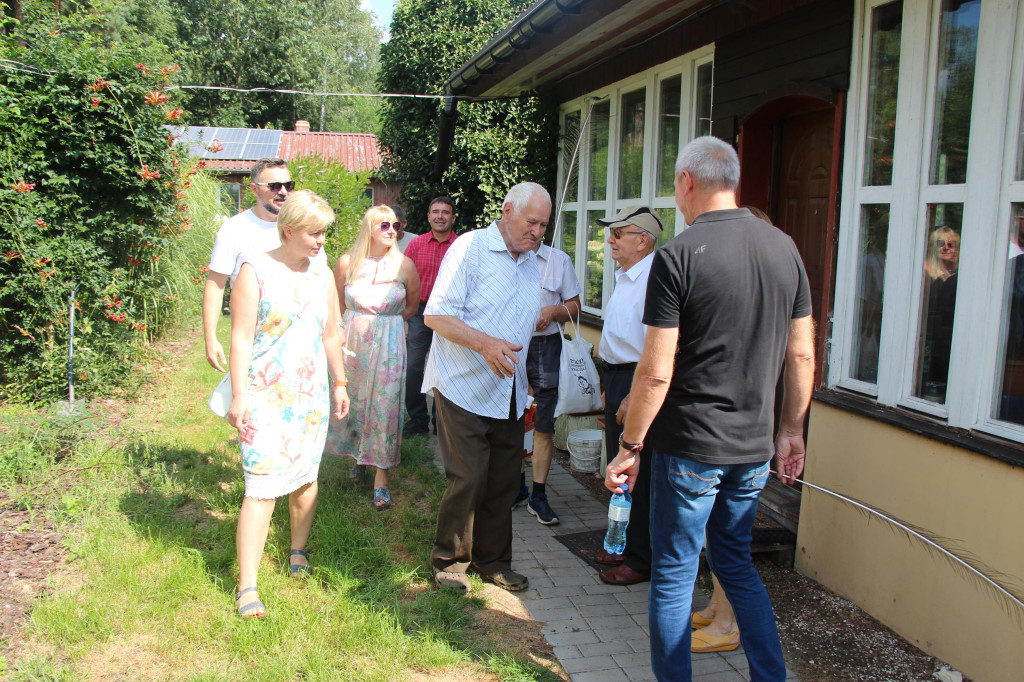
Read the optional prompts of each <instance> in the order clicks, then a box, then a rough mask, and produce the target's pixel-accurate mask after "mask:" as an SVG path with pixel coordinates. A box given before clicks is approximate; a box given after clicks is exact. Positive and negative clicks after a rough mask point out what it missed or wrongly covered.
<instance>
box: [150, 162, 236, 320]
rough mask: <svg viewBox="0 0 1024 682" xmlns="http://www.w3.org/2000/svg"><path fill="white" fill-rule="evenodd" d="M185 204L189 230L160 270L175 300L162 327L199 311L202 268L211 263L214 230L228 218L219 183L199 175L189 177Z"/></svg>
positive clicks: (201, 293)
mask: <svg viewBox="0 0 1024 682" xmlns="http://www.w3.org/2000/svg"><path fill="white" fill-rule="evenodd" d="M191 182H192V184H191V186H190V187H188V188H187V189H186V190H185V202H186V203H187V204H188V207H189V214H190V215H191V216H192V229H190V230H188V231H187V232H183V233H182V234H181V235H180V236H179V237H178V240H177V242H176V244H175V246H174V252H173V253H172V254H170V257H169V258H168V259H167V262H166V263H164V264H163V267H161V269H160V274H161V276H162V277H163V279H164V283H165V287H166V290H167V291H168V292H169V293H170V294H171V295H172V296H175V297H177V301H176V302H175V303H176V304H175V305H174V306H173V307H172V308H171V309H170V311H167V312H166V314H167V315H168V318H165V319H164V320H162V321H161V322H162V324H164V325H165V327H164V328H167V326H174V325H175V324H178V323H180V322H182V321H183V320H187V319H191V318H192V317H193V316H194V315H195V313H196V312H197V311H198V310H199V309H200V307H201V305H202V300H203V287H204V283H205V282H206V274H205V272H204V268H205V266H206V265H207V264H208V263H209V262H210V253H211V252H212V251H213V241H214V239H215V238H216V236H217V230H218V229H219V228H220V225H221V223H222V222H223V221H224V218H226V217H227V216H228V215H229V214H228V211H227V210H226V209H225V207H224V205H223V203H222V202H221V191H220V182H219V181H218V180H216V179H215V178H214V177H213V176H211V175H210V174H209V173H206V172H203V171H200V172H198V173H196V174H195V175H193V176H192V177H191Z"/></svg>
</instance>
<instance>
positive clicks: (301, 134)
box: [174, 121, 402, 210]
mask: <svg viewBox="0 0 1024 682" xmlns="http://www.w3.org/2000/svg"><path fill="white" fill-rule="evenodd" d="M174 132H175V133H177V134H178V135H179V144H188V146H189V153H190V154H192V155H193V156H195V157H196V158H199V159H202V160H204V161H205V162H206V168H207V170H209V171H211V172H213V173H215V174H217V175H218V176H219V177H220V179H221V181H222V182H223V183H224V184H225V190H226V191H227V194H228V196H229V197H230V199H231V201H232V203H233V204H234V205H235V208H236V209H238V210H241V202H242V194H243V192H244V190H245V187H246V186H247V185H248V184H249V171H250V170H252V167H253V164H255V163H256V161H257V160H258V159H262V158H267V157H278V158H282V159H284V160H285V161H291V160H293V159H297V158H299V157H302V156H309V155H311V154H316V155H318V156H319V157H320V158H322V159H323V160H325V161H340V162H341V163H342V164H344V166H345V168H347V169H348V170H349V171H352V172H359V171H365V170H372V171H374V175H373V177H372V179H371V181H370V184H369V185H367V187H366V194H367V196H368V197H369V198H370V200H371V201H372V202H373V203H374V204H393V203H396V202H397V200H398V196H399V194H401V191H402V188H401V186H400V185H396V184H394V183H387V182H384V181H383V180H381V179H380V177H378V175H377V174H376V172H377V171H379V170H380V167H381V159H380V151H379V147H378V146H377V136H376V135H368V134H363V133H322V132H310V130H309V122H308V121H296V122H295V130H293V131H292V130H271V129H262V128H258V129H252V128H213V127H202V126H189V127H187V128H175V129H174ZM214 140H217V141H218V142H219V143H220V145H219V146H220V147H223V149H220V150H218V149H217V147H214V148H213V149H211V146H213V145H212V143H213V141H214ZM300 173H301V169H300Z"/></svg>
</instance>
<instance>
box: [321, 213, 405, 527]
mask: <svg viewBox="0 0 1024 682" xmlns="http://www.w3.org/2000/svg"><path fill="white" fill-rule="evenodd" d="M397 220H398V219H397V218H396V217H395V214H394V212H392V210H391V209H390V208H389V207H387V206H373V207H371V208H369V209H368V210H367V211H366V215H364V216H363V222H362V226H361V227H360V230H359V236H358V237H357V238H356V243H355V245H353V247H352V249H351V250H350V251H349V252H348V253H346V254H345V255H344V256H342V257H341V258H340V259H339V260H338V265H337V267H335V268H334V279H335V282H336V284H337V287H338V291H339V292H343V294H342V301H341V310H342V312H343V316H342V319H343V322H344V326H345V338H346V341H345V371H346V373H347V375H348V377H349V386H348V388H349V391H350V392H351V396H352V410H351V412H350V413H349V415H348V418H347V419H345V420H333V419H332V420H331V427H330V433H329V435H328V437H327V447H326V449H325V451H324V452H325V453H326V454H331V455H347V456H349V457H352V458H354V459H355V464H354V465H353V468H352V478H353V480H357V479H358V478H359V476H360V474H361V473H362V468H363V467H364V466H373V467H376V474H375V475H374V480H373V488H374V490H373V504H374V506H375V507H376V508H377V509H386V508H387V507H388V506H390V505H391V491H390V489H389V488H388V474H387V470H388V469H391V468H393V467H396V466H398V463H399V461H400V458H401V452H400V448H401V443H402V437H401V433H402V419H403V415H402V405H404V404H405V395H404V393H405V386H404V382H405V321H406V320H407V319H409V317H411V316H412V315H413V314H414V313H415V312H416V308H417V306H418V304H419V300H420V278H419V275H418V274H417V273H416V266H415V265H413V262H412V261H411V260H409V259H408V258H406V257H405V256H403V255H402V253H401V252H400V251H399V250H398V245H397V235H398V230H397V227H396V225H395V223H396V222H397ZM408 390H410V391H412V390H419V386H409V387H408Z"/></svg>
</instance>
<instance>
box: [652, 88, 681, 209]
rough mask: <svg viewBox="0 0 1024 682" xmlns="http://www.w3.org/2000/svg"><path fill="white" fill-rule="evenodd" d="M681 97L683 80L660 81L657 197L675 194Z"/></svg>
mask: <svg viewBox="0 0 1024 682" xmlns="http://www.w3.org/2000/svg"><path fill="white" fill-rule="evenodd" d="M682 95H683V78H682V76H676V77H674V78H669V79H667V80H663V81H661V111H659V112H658V140H659V144H660V145H661V147H660V148H659V149H658V196H659V197H670V196H672V195H673V194H674V193H675V187H674V186H673V185H672V179H673V178H674V177H675V168H676V157H677V156H679V104H680V99H681V98H682Z"/></svg>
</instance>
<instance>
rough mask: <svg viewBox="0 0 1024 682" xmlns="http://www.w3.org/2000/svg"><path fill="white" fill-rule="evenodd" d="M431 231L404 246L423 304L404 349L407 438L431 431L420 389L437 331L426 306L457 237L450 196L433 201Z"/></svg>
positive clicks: (453, 206)
mask: <svg viewBox="0 0 1024 682" xmlns="http://www.w3.org/2000/svg"><path fill="white" fill-rule="evenodd" d="M427 221H428V222H429V223H430V232H427V233H426V234H421V235H419V236H418V237H416V238H415V239H413V240H412V241H411V242H409V245H408V246H407V247H406V248H405V255H406V257H408V258H409V259H411V260H412V262H413V263H414V264H415V265H416V272H418V273H419V275H420V307H419V308H418V309H417V310H416V314H415V315H413V316H412V317H410V318H409V333H408V335H407V336H406V341H405V348H406V358H407V362H408V365H407V370H406V376H405V409H406V411H407V412H408V413H409V421H408V422H406V424H405V428H404V429H403V430H402V436H404V437H406V438H408V437H410V436H415V435H418V434H425V433H428V432H429V427H430V414H429V413H428V412H427V399H426V397H425V396H424V395H423V393H422V392H421V390H420V389H421V387H422V386H423V367H424V365H425V364H426V360H427V353H428V352H429V351H430V344H431V342H432V341H433V340H434V332H433V331H432V330H431V329H430V328H429V327H427V326H426V325H425V324H423V309H424V308H425V307H426V306H427V299H429V298H430V292H431V291H433V289H434V280H436V279H437V272H438V270H440V269H441V260H442V259H443V258H444V254H446V253H447V252H448V247H450V246H451V245H452V242H454V241H455V238H456V237H457V236H458V235H456V234H455V230H454V229H452V226H453V225H454V224H455V204H454V203H452V200H451V199H449V198H448V197H435V198H434V199H433V200H431V202H430V209H429V211H428V212H427Z"/></svg>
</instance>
